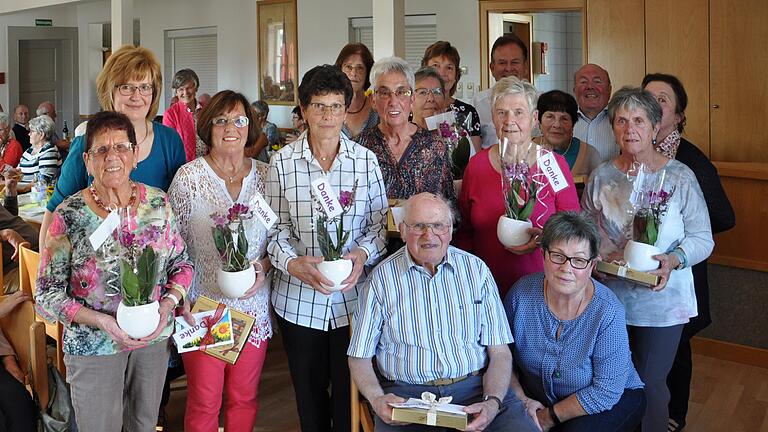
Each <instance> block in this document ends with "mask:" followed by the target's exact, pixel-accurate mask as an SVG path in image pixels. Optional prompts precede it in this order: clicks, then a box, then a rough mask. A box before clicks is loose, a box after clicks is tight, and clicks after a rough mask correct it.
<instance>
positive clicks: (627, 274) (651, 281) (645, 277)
mask: <svg viewBox="0 0 768 432" xmlns="http://www.w3.org/2000/svg"><path fill="white" fill-rule="evenodd" d="M597 271H599V272H603V273H605V274H609V275H612V276H616V277H618V278H621V279H624V280H628V281H630V282H635V283H639V284H643V285H647V286H649V287H652V286H656V285H658V284H659V276H658V275H655V274H650V273H646V272H641V271H637V270H632V269H631V268H629V267H627V266H623V265H618V264H613V263H609V262H605V261H598V262H597Z"/></svg>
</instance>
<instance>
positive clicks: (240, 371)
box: [181, 340, 267, 432]
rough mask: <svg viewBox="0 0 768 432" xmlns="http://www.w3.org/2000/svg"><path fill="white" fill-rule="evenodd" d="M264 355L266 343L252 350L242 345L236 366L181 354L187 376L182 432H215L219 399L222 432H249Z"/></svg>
mask: <svg viewBox="0 0 768 432" xmlns="http://www.w3.org/2000/svg"><path fill="white" fill-rule="evenodd" d="M266 354H267V341H266V340H265V341H262V342H261V346H260V347H259V348H256V347H255V346H253V345H252V344H251V343H249V342H246V343H245V345H244V346H243V352H242V353H240V357H239V358H238V359H237V363H235V364H233V365H231V364H229V363H227V362H224V361H222V360H219V359H217V358H215V357H212V356H209V355H208V354H204V353H202V352H200V351H192V352H188V353H184V354H182V355H181V358H182V359H183V360H184V370H185V371H186V373H187V411H186V414H185V415H184V430H185V431H186V432H217V431H218V430H219V411H220V410H221V400H222V396H223V395H226V396H227V398H226V399H227V402H226V404H225V406H224V430H226V431H227V432H252V431H253V427H254V425H255V424H256V413H257V412H258V409H259V401H258V398H257V395H258V392H259V378H260V377H261V369H262V366H264V358H265V357H266Z"/></svg>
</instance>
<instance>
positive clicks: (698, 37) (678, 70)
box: [638, 0, 710, 155]
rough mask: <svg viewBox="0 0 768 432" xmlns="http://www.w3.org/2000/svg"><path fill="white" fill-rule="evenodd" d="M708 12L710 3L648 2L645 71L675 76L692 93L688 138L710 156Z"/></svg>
mask: <svg viewBox="0 0 768 432" xmlns="http://www.w3.org/2000/svg"><path fill="white" fill-rule="evenodd" d="M708 12H709V2H708V0H676V1H668V0H645V70H646V72H648V73H656V72H662V73H668V74H672V75H675V76H676V77H678V78H680V80H681V81H682V82H683V85H684V86H685V91H686V93H688V108H687V109H686V110H685V114H686V118H687V122H686V126H685V136H686V137H687V138H688V139H689V140H690V141H691V142H692V143H693V144H695V145H696V146H698V147H699V148H700V149H701V151H703V152H704V153H705V154H707V155H708V154H709V152H710V149H709V36H708V30H709V13H708ZM638 84H639V83H638Z"/></svg>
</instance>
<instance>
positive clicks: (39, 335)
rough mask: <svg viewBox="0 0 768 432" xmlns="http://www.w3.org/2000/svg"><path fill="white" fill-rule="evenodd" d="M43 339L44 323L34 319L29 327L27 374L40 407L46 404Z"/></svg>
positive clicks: (46, 377)
mask: <svg viewBox="0 0 768 432" xmlns="http://www.w3.org/2000/svg"><path fill="white" fill-rule="evenodd" d="M46 347H47V346H46V340H45V324H44V323H42V322H40V321H36V322H34V323H32V325H31V326H30V327H29V360H30V368H29V375H30V381H31V384H32V390H34V392H35V394H37V397H38V401H39V402H40V407H41V408H42V409H45V408H46V407H47V406H48V399H49V397H50V395H49V393H48V392H49V389H48V353H47V349H46Z"/></svg>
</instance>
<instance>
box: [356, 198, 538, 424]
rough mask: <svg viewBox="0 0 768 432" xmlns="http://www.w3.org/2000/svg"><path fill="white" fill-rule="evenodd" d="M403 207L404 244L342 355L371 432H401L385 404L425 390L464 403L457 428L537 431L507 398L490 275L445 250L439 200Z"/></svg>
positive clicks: (446, 212) (476, 262) (364, 301)
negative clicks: (369, 409) (367, 409)
mask: <svg viewBox="0 0 768 432" xmlns="http://www.w3.org/2000/svg"><path fill="white" fill-rule="evenodd" d="M403 209H404V218H403V222H402V223H401V224H400V234H401V235H402V237H403V238H404V239H405V244H406V245H405V247H403V248H401V249H400V250H399V251H398V252H396V253H395V254H393V255H392V256H390V257H389V258H387V259H386V260H385V261H383V262H382V263H381V264H380V265H379V266H378V267H376V269H374V271H373V272H372V273H371V275H370V278H369V280H368V285H367V286H366V288H365V290H363V292H362V294H361V296H360V298H359V301H358V308H357V311H356V312H355V317H354V323H355V324H354V326H353V327H354V328H353V334H352V340H351V342H350V344H349V350H348V351H347V354H348V355H349V368H350V372H351V374H352V378H353V379H354V380H355V382H356V383H357V386H358V388H359V389H360V391H361V392H362V393H363V395H364V396H365V397H366V398H367V399H368V400H369V401H370V402H371V405H372V406H373V408H374V411H375V412H376V415H377V418H376V431H377V432H380V431H397V430H400V429H399V427H398V426H394V425H391V424H390V423H392V421H391V416H392V407H391V406H390V405H389V404H390V403H397V402H405V400H406V399H407V398H421V394H422V392H425V391H428V392H431V393H433V394H435V395H437V396H438V397H441V396H447V395H451V396H453V401H452V402H451V403H454V404H459V405H466V408H465V412H467V414H469V417H470V418H469V424H468V427H467V429H466V430H469V431H477V430H486V431H538V430H539V429H538V428H537V427H536V425H535V424H534V423H533V420H532V419H531V418H530V417H529V416H528V415H527V414H526V412H525V408H524V405H523V403H522V402H521V401H520V400H519V399H517V398H516V397H515V395H514V394H512V393H508V392H507V388H508V386H509V383H510V379H511V376H512V355H511V354H510V351H509V348H508V347H507V345H508V344H509V343H512V335H511V333H510V330H509V326H508V325H507V320H506V316H505V315H504V309H503V306H502V304H501V300H500V299H499V294H498V289H497V288H496V283H495V282H494V280H493V276H492V275H491V272H490V270H489V269H488V267H487V266H486V265H485V264H484V263H483V262H482V261H481V260H480V259H479V258H477V257H476V256H474V255H472V254H470V253H467V252H464V251H462V250H460V249H456V248H454V247H451V246H449V244H450V242H451V237H452V228H453V218H452V214H451V209H450V206H449V204H448V203H447V202H446V201H445V200H444V199H443V198H441V197H439V196H436V195H433V194H431V193H421V194H418V195H415V196H413V197H411V198H410V199H408V200H407V201H406V202H405V204H404V206H403ZM374 355H375V356H376V363H377V365H378V371H379V374H380V376H377V375H376V373H375V372H374V369H373V365H372V363H371V358H372V357H373V356H374ZM408 430H409V431H413V430H425V431H428V430H434V429H433V428H431V427H429V426H423V427H420V426H416V425H414V426H412V427H411V428H408Z"/></svg>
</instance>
